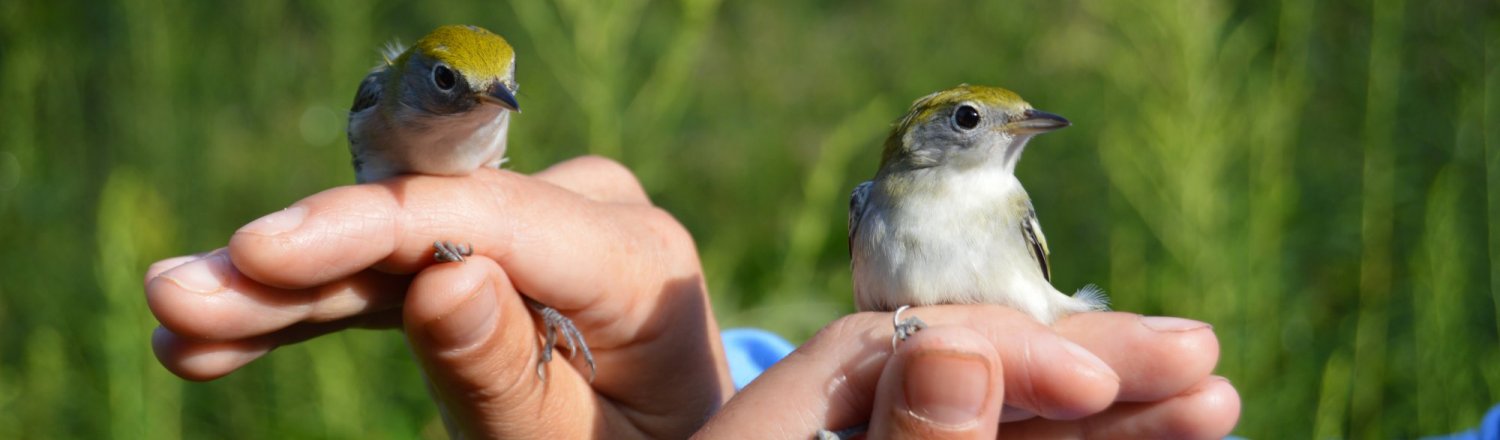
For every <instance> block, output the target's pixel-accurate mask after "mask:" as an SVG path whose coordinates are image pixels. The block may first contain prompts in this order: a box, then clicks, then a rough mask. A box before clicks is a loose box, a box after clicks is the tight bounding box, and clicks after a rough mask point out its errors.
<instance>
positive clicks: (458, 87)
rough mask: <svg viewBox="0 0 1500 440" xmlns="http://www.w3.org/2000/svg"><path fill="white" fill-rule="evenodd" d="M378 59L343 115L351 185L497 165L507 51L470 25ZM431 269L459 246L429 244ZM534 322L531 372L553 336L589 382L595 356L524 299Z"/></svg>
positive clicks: (391, 49)
mask: <svg viewBox="0 0 1500 440" xmlns="http://www.w3.org/2000/svg"><path fill="white" fill-rule="evenodd" d="M383 55H384V56H385V62H384V63H382V64H380V65H378V66H376V67H375V68H374V69H373V70H371V71H370V73H369V75H366V76H365V79H364V81H362V82H360V84H359V91H358V92H356V93H355V95H354V106H353V107H351V108H350V109H349V153H350V154H351V155H352V156H353V157H354V160H353V164H354V176H355V179H356V180H357V181H358V182H359V183H365V182H373V181H376V180H381V179H385V178H388V177H391V176H396V175H399V174H431V175H441V176H461V175H467V174H469V173H470V172H472V171H474V170H478V169H479V168H480V167H490V168H499V167H500V165H501V164H503V163H505V146H506V145H505V142H506V141H505V136H506V132H508V131H509V128H510V117H511V113H519V112H520V111H521V106H520V104H519V103H518V102H517V101H516V91H517V90H518V87H519V86H518V85H517V84H516V56H515V50H513V49H511V47H510V44H509V43H507V42H506V41H505V38H503V37H501V36H499V35H496V34H494V33H492V32H490V31H488V30H485V29H483V28H480V27H478V26H458V25H449V26H442V27H439V28H437V29H436V30H433V31H432V33H429V34H427V35H426V36H424V37H422V39H420V40H417V43H416V44H415V45H413V46H412V47H411V48H404V47H402V46H401V45H400V44H399V43H393V44H391V45H389V46H387V47H386V49H385V51H384V54H383ZM433 247H434V249H435V251H434V252H433V258H434V259H436V260H437V261H439V262H457V261H463V260H464V257H466V256H469V255H472V254H473V249H472V248H470V246H469V245H468V244H455V243H454V242H450V241H439V242H437V243H434V244H433ZM525 299H526V303H527V305H529V306H530V307H531V308H532V310H533V311H535V312H536V313H537V314H538V315H540V316H541V317H542V321H543V326H544V327H545V329H546V340H545V341H544V342H543V346H542V359H541V363H538V364H537V374H538V375H544V371H545V370H544V369H543V366H544V364H545V363H547V362H549V361H551V360H552V349H553V348H554V347H555V346H556V343H557V336H558V334H559V333H560V334H561V335H562V337H563V339H564V340H565V341H566V342H567V343H568V347H569V353H570V356H573V355H576V354H577V352H580V351H581V352H582V353H583V357H584V361H585V362H586V363H587V364H588V367H589V372H590V380H592V377H593V374H594V372H595V369H594V356H593V354H592V353H590V352H589V348H588V344H587V343H585V342H584V340H583V334H582V333H581V332H579V331H578V328H577V327H575V326H574V325H573V321H572V320H570V319H568V318H567V317H565V316H563V315H562V313H559V312H558V311H557V309H554V308H552V307H548V306H546V305H544V304H542V303H539V302H536V301H535V300H532V299H531V298H525Z"/></svg>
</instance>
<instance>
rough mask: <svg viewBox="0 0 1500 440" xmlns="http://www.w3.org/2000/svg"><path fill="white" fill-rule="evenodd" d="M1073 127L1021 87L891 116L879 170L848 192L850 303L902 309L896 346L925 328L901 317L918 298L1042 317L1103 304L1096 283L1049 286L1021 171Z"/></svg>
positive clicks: (943, 95) (937, 97)
mask: <svg viewBox="0 0 1500 440" xmlns="http://www.w3.org/2000/svg"><path fill="white" fill-rule="evenodd" d="M1068 125H1070V123H1069V122H1068V120H1067V119H1064V118H1063V117H1062V116H1058V115H1055V114H1052V113H1047V112H1044V111H1040V110H1036V109H1033V108H1031V104H1027V103H1026V101H1023V100H1021V97H1020V96H1018V95H1016V94H1015V93H1014V92H1011V91H1009V90H1005V89H1001V88H998V87H985V86H971V85H967V84H964V85H959V86H958V87H955V88H952V89H948V90H944V91H940V92H937V93H933V94H931V95H927V96H925V97H922V98H921V99H918V100H916V102H914V103H912V106H911V109H910V110H908V111H907V113H906V116H904V117H902V118H901V119H900V120H899V121H897V122H896V124H895V128H894V129H893V130H892V131H891V134H890V136H889V137H888V138H886V141H885V151H884V152H883V153H882V154H881V158H880V170H879V171H877V172H876V173H875V178H874V179H873V180H870V181H867V182H864V183H861V184H860V185H859V186H857V187H855V188H854V193H853V194H852V196H851V197H850V200H849V253H850V257H851V260H852V261H851V267H852V269H853V272H854V298H855V302H856V304H857V305H858V307H859V310H861V311H895V314H894V318H893V320H894V321H895V322H896V336H895V337H894V338H893V339H892V344H895V343H896V342H897V341H899V340H904V339H905V338H906V337H907V336H908V335H910V334H911V333H912V332H915V331H917V330H919V329H921V328H922V327H923V326H925V324H923V323H922V322H921V320H919V319H917V318H915V317H913V318H909V319H907V320H905V321H902V320H901V319H900V317H901V312H902V311H903V310H904V309H905V308H907V307H912V306H926V305H935V304H1000V305H1004V306H1009V307H1011V308H1014V309H1016V310H1020V311H1022V312H1025V313H1026V314H1028V315H1030V316H1032V317H1033V318H1036V320H1037V321H1040V322H1042V323H1044V324H1051V323H1052V322H1053V321H1055V320H1057V319H1058V318H1060V317H1062V316H1065V315H1068V314H1071V313H1077V312H1086V311H1096V310H1106V309H1107V308H1108V307H1107V301H1106V299H1105V297H1104V295H1103V293H1102V292H1100V291H1099V290H1098V288H1097V287H1094V286H1092V285H1090V286H1087V287H1084V288H1083V289H1082V290H1080V291H1078V293H1076V294H1074V295H1073V296H1068V295H1065V294H1063V293H1062V292H1059V291H1057V289H1055V288H1053V287H1052V284H1051V281H1052V268H1051V266H1050V264H1049V263H1048V261H1047V255H1048V250H1047V239H1046V237H1044V236H1043V235H1042V226H1041V224H1040V223H1038V222H1037V217H1036V211H1035V210H1034V209H1033V208H1032V206H1031V198H1030V197H1028V196H1027V195H1026V189H1025V188H1022V187H1021V181H1020V180H1017V179H1016V176H1015V169H1016V162H1018V161H1020V159H1021V151H1022V150H1023V149H1025V148H1026V143H1027V141H1030V140H1031V138H1032V137H1033V136H1036V135H1038V134H1041V133H1046V132H1049V131H1053V130H1057V129H1060V128H1063V127H1067V126H1068Z"/></svg>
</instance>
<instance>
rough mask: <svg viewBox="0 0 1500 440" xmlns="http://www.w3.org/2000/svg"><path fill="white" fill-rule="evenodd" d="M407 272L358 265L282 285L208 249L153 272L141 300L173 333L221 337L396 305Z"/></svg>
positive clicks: (335, 318)
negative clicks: (314, 282)
mask: <svg viewBox="0 0 1500 440" xmlns="http://www.w3.org/2000/svg"><path fill="white" fill-rule="evenodd" d="M408 278H409V277H406V276H401V275H392V274H387V273H382V272H376V271H363V272H359V273H356V274H354V275H353V276H350V277H347V278H343V279H339V280H334V281H333V282H330V283H327V284H323V285H318V286H313V287H309V288H305V289H282V288H278V287H273V286H268V285H265V284H261V283H259V282H257V281H255V280H253V279H250V278H248V277H246V276H244V274H242V273H241V272H240V271H239V270H238V269H237V268H236V267H235V266H234V264H233V263H232V262H230V261H229V256H228V255H227V254H226V253H224V252H212V253H209V254H208V255H205V256H203V257H202V258H198V259H194V260H192V261H188V262H186V263H182V264H178V265H177V266H176V267H172V268H171V269H169V270H165V271H162V272H161V273H160V274H158V275H157V276H155V277H153V278H152V279H151V280H150V281H149V282H147V284H146V302H147V305H148V306H149V307H150V308H151V312H152V313H153V314H154V315H155V316H156V319H157V321H159V322H161V324H162V325H163V326H164V327H166V328H168V329H171V330H172V332H173V333H175V334H178V335H182V336H185V337H189V338H194V339H203V340H215V341H226V340H234V339H242V338H249V337H253V336H260V335H266V334H269V333H273V332H276V331H279V330H282V329H285V328H288V327H291V326H293V325H296V324H299V323H321V322H333V321H338V320H343V319H346V318H351V317H355V316H357V315H362V314H369V313H375V312H379V311H382V310H387V309H391V308H394V307H397V306H399V305H400V303H401V299H402V297H403V295H404V292H403V289H404V286H405V285H406V284H407V280H408Z"/></svg>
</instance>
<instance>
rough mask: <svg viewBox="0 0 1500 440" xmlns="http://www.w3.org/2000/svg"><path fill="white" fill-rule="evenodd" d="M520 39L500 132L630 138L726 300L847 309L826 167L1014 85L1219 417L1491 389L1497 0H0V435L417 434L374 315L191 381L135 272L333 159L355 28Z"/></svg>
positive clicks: (524, 143)
mask: <svg viewBox="0 0 1500 440" xmlns="http://www.w3.org/2000/svg"><path fill="white" fill-rule="evenodd" d="M447 23H471V24H478V25H482V26H485V27H487V28H490V29H492V30H495V31H496V32H499V33H501V34H503V35H505V36H506V37H507V38H509V39H510V41H511V42H512V44H514V45H515V46H516V47H517V52H518V53H519V57H520V61H519V67H518V68H519V79H520V81H521V83H522V84H523V85H524V87H523V88H522V93H521V99H522V100H523V101H524V103H525V108H526V112H525V113H524V114H523V115H521V116H520V117H519V119H517V120H516V123H515V124H514V126H513V127H514V128H513V132H512V136H513V138H512V157H513V162H512V164H513V166H514V168H516V169H518V170H521V171H535V170H538V169H540V168H542V167H545V166H546V165H548V164H551V163H554V162H556V161H559V160H562V159H565V158H569V157H573V156H577V155H581V154H587V153H593V154H602V155H606V156H609V157H612V158H615V159H618V160H620V161H623V162H624V163H626V164H628V165H629V166H630V167H631V168H632V169H634V170H635V171H636V172H637V173H638V174H639V176H640V178H641V180H642V181H643V182H644V184H645V186H646V188H647V189H648V190H649V191H650V193H651V195H652V197H653V198H654V200H655V201H656V202H657V203H659V204H660V205H662V206H663V207H665V208H666V209H668V210H670V211H671V212H673V213H674V214H676V215H677V216H678V218H679V219H681V221H682V222H683V223H684V224H686V225H687V227H688V228H689V229H690V230H691V231H692V232H693V234H694V236H695V237H696V238H697V240H698V243H699V246H700V248H701V252H702V255H703V263H704V266H705V269H706V271H707V276H708V282H709V284H710V288H711V291H712V293H713V299H714V306H715V310H716V312H717V315H718V316H719V318H720V320H721V323H722V324H723V325H725V326H726V327H728V326H744V325H754V326H761V327H767V328H771V329H774V330H776V331H778V332H780V333H782V334H784V335H787V336H788V337H790V338H792V339H794V340H802V339H803V338H806V337H807V336H809V335H811V334H812V333H813V332H814V331H816V329H818V328H820V327H821V326H822V325H824V324H826V323H827V322H829V321H831V320H833V319H835V318H837V317H838V316H840V315H842V314H845V313H849V312H851V311H852V306H851V300H850V283H849V273H848V268H847V267H848V266H847V254H846V249H845V237H844V228H845V226H844V222H845V207H846V200H847V199H846V196H847V193H848V191H849V189H850V188H852V187H853V186H854V184H855V183H856V182H858V181H861V180H864V179H867V178H868V177H869V176H870V175H871V174H872V173H873V172H874V168H875V165H876V161H877V160H878V156H879V153H878V152H877V151H878V148H879V145H880V141H881V139H882V138H883V137H884V136H885V134H886V132H887V130H888V126H889V125H888V124H889V123H890V121H892V120H894V119H895V118H896V117H898V116H899V115H900V113H901V112H902V111H903V110H904V108H905V106H906V104H907V103H909V102H910V101H911V100H913V99H915V98H917V97H919V96H921V95H924V94H926V93H929V92H932V91H934V90H938V89H941V88H946V87H950V86H953V85H955V84H958V83H961V82H970V83H981V84H993V85H1003V86H1005V87H1008V88H1012V89H1014V90H1016V91H1018V92H1019V93H1021V95H1022V96H1024V97H1026V98H1027V99H1028V100H1029V101H1030V102H1032V103H1033V104H1035V105H1036V106H1037V107H1038V108H1041V109H1045V110H1049V111H1053V112H1056V113H1059V114H1062V115H1065V116H1067V117H1069V118H1071V119H1072V120H1073V121H1074V124H1075V125H1074V127H1072V128H1069V129H1067V130H1063V131H1061V132H1058V133H1055V134H1049V135H1046V136H1044V137H1042V138H1040V139H1038V140H1037V141H1036V142H1033V144H1032V148H1031V149H1030V150H1029V151H1028V152H1027V155H1026V157H1025V159H1024V160H1023V161H1022V163H1021V165H1020V168H1019V170H1018V173H1019V174H1020V177H1021V179H1022V180H1023V181H1024V182H1026V184H1027V187H1028V189H1029V190H1030V192H1031V194H1032V196H1033V199H1035V202H1036V207H1037V210H1038V211H1039V212H1040V214H1041V218H1042V220H1043V223H1044V224H1045V225H1046V230H1047V231H1048V232H1049V233H1050V234H1049V239H1050V242H1051V244H1052V247H1053V250H1054V252H1055V255H1054V264H1055V268H1056V269H1055V273H1056V276H1057V279H1056V282H1057V283H1056V284H1057V285H1058V287H1059V288H1061V289H1062V290H1065V291H1070V290H1073V289H1076V288H1078V287H1079V286H1082V285H1083V284H1085V283H1091V282H1092V283H1098V284H1099V285H1100V286H1102V287H1104V288H1105V289H1106V290H1107V291H1108V292H1109V293H1110V294H1111V298H1112V300H1113V301H1114V305H1115V306H1116V308H1118V309H1120V310H1126V311H1133V312H1140V313H1147V314H1166V315H1179V316H1187V317H1192V318H1195V319H1200V320H1204V321H1208V322H1210V323H1213V324H1214V325H1215V329H1216V332H1217V334H1218V336H1219V338H1220V341H1221V343H1222V346H1223V352H1222V359H1221V362H1220V365H1219V368H1218V372H1219V373H1220V374H1222V375H1224V376H1227V377H1229V378H1230V379H1231V380H1232V381H1233V383H1234V384H1235V386H1236V387H1237V388H1238V389H1239V391H1240V394H1241V396H1242V398H1243V399H1244V413H1243V417H1242V419H1241V423H1240V426H1239V427H1238V429H1236V431H1235V433H1236V434H1240V435H1245V436H1250V437H1254V438H1307V437H1317V438H1329V437H1353V438H1390V437H1411V436H1416V435H1421V434H1432V433H1444V432H1454V431H1459V430H1463V429H1466V428H1468V427H1472V426H1474V425H1475V424H1476V423H1477V422H1478V421H1479V418H1480V416H1481V415H1482V414H1483V412H1484V411H1485V409H1486V408H1488V407H1489V406H1491V405H1493V404H1495V403H1496V402H1500V321H1497V319H1496V315H1497V310H1500V6H1497V3H1495V2H1493V1H1437V2H1417V1H1407V0H1348V1H1342V0H1340V1H1322V2H1310V1H1305V0H1284V1H1225V0H1151V1H1145V0H1140V1H1051V2H1042V1H1026V2H971V1H958V0H952V1H928V2H899V1H820V2H810V1H804V0H765V1H741V2H720V1H719V0H681V1H677V2H667V1H655V2H651V1H644V0H618V1H590V0H568V1H559V2H557V3H555V4H546V3H541V2H517V3H513V4H507V3H504V2H466V3H463V4H449V3H441V4H438V3H416V2H413V3H411V4H397V3H393V2H366V1H341V0H329V1H285V0H264V1H254V2H243V4H218V3H217V2H200V1H190V0H124V1H109V0H49V1H36V0H20V1H0V249H3V251H0V270H3V272H0V438H104V437H114V438H157V439H170V438H177V437H186V438H280V437H331V438H410V437H413V436H439V435H441V429H440V427H439V424H438V423H437V422H436V419H435V412H434V410H433V408H432V407H431V405H429V404H428V402H427V400H426V397H425V393H424V390H423V387H422V385H421V381H420V378H419V375H418V373H417V370H416V368H415V367H414V365H413V363H412V361H411V360H410V359H409V358H408V355H407V353H406V349H405V348H404V346H403V343H402V339H401V338H400V336H399V335H398V334H396V333H394V332H374V331H355V332H347V333H345V334H339V335H334V336H330V337H325V338H322V339H320V340H316V341H313V342H309V343H306V344H301V345H299V346H294V347H286V348H283V349H280V350H278V351H277V352H275V353H274V354H272V355H270V356H269V357H267V358H265V359H263V360H261V361H258V362H256V363H255V364H253V365H251V366H250V367H248V368H246V369H245V370H243V371H240V372H237V373H235V374H233V375H231V376H229V377H226V378H224V379H221V380H218V381H215V382H211V383H201V384H200V383H188V382H184V381H182V380H179V379H177V378H175V377H173V376H171V375H170V374H168V373H167V372H166V371H165V370H164V369H162V368H161V367H160V366H159V365H158V364H157V363H156V360H155V359H154V357H153V356H152V354H151V352H150V345H149V337H150V332H151V329H152V328H153V327H154V326H155V322H154V321H153V319H152V317H151V315H150V313H149V311H148V310H147V308H146V306H145V303H144V301H143V297H142V292H141V275H142V273H143V272H144V270H145V268H146V266H147V265H148V264H149V263H150V262H152V261H154V260H157V259H160V258H164V257H168V256H173V255H180V254H185V253H191V252H196V251H201V250H205V249H211V248H214V247H218V246H221V245H223V244H224V242H225V240H226V239H227V238H228V236H229V234H230V233H231V232H232V231H234V230H235V229H236V228H237V227H238V226H240V225H242V224H244V223H246V222H248V221H250V220H252V219H254V218H256V217H258V216H260V215H261V214H264V213H267V212H270V211H273V210H276V209H279V208H281V207H283V206H286V205H287V204H289V203H291V202H293V201H295V200H297V199H299V198H301V197H303V196H306V195H309V194H311V193H314V192H316V191H319V190H322V189H325V188H329V187H332V186H335V185H343V184H348V183H350V182H352V180H353V176H352V173H351V171H350V170H349V167H348V158H347V153H346V150H345V148H346V147H345V145H346V143H345V140H344V139H343V130H344V127H343V125H344V118H345V109H347V107H348V105H349V103H350V102H351V99H352V95H353V94H354V89H355V86H356V84H357V83H358V81H359V79H360V77H361V75H363V74H364V72H366V70H367V69H369V68H370V67H371V66H372V65H373V64H374V63H375V62H376V61H377V60H378V55H377V52H376V48H377V47H379V46H381V45H382V44H384V43H385V42H386V41H388V40H390V39H392V38H396V37H400V38H403V39H405V40H406V41H412V40H414V39H415V38H417V37H419V36H421V35H422V34H424V33H426V32H427V31H428V30H430V29H432V28H433V27H435V26H437V25H440V24H447Z"/></svg>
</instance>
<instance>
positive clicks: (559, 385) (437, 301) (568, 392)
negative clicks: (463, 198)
mask: <svg viewBox="0 0 1500 440" xmlns="http://www.w3.org/2000/svg"><path fill="white" fill-rule="evenodd" d="M404 309H405V318H406V319H405V328H406V335H407V338H408V339H409V340H410V341H411V345H412V350H413V352H415V353H416V355H417V358H418V359H420V360H421V362H422V364H423V366H424V370H426V371H427V377H428V379H429V380H430V381H431V384H432V386H433V389H434V391H435V393H436V394H437V395H438V396H439V398H440V399H441V400H442V401H443V407H444V408H447V409H448V411H449V412H450V415H451V416H453V418H454V420H455V422H457V424H458V427H459V428H460V430H461V431H462V432H463V434H464V435H465V436H472V437H474V438H491V437H496V436H499V435H501V434H504V435H507V436H516V437H521V438H541V437H549V438H581V437H585V436H587V435H588V434H589V433H590V432H591V430H592V429H594V427H595V419H597V418H599V417H600V408H599V405H598V402H597V401H595V400H594V397H593V396H594V394H593V392H592V390H590V389H589V384H588V382H587V379H586V377H587V376H586V375H585V374H586V373H580V371H579V370H577V369H575V368H571V367H569V364H568V358H566V357H564V356H563V354H562V353H556V356H555V357H554V358H553V359H552V361H551V362H547V363H543V364H540V366H538V361H539V360H540V353H538V337H537V333H536V330H535V328H536V327H535V326H534V323H533V322H532V318H531V315H530V313H529V312H528V311H527V307H526V305H525V304H524V303H523V302H522V301H521V300H520V296H519V294H518V293H517V292H516V291H515V289H514V287H512V286H511V284H510V282H509V280H508V279H507V277H506V274H505V272H504V271H503V270H502V269H501V268H500V267H499V266H498V265H496V264H495V263H494V262H493V261H491V260H490V259H488V258H485V257H475V258H470V259H468V260H467V261H465V262H464V263H461V264H440V265H436V266H433V267H431V268H428V269H426V270H424V271H422V272H421V273H419V274H418V275H417V277H416V279H415V280H414V281H413V282H412V285H411V290H410V292H409V295H408V296H407V303H406V307H405V308H404ZM538 368H541V369H542V370H538ZM543 373H544V374H543ZM539 414H541V415H545V417H547V418H548V423H537V417H538V415H539Z"/></svg>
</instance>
